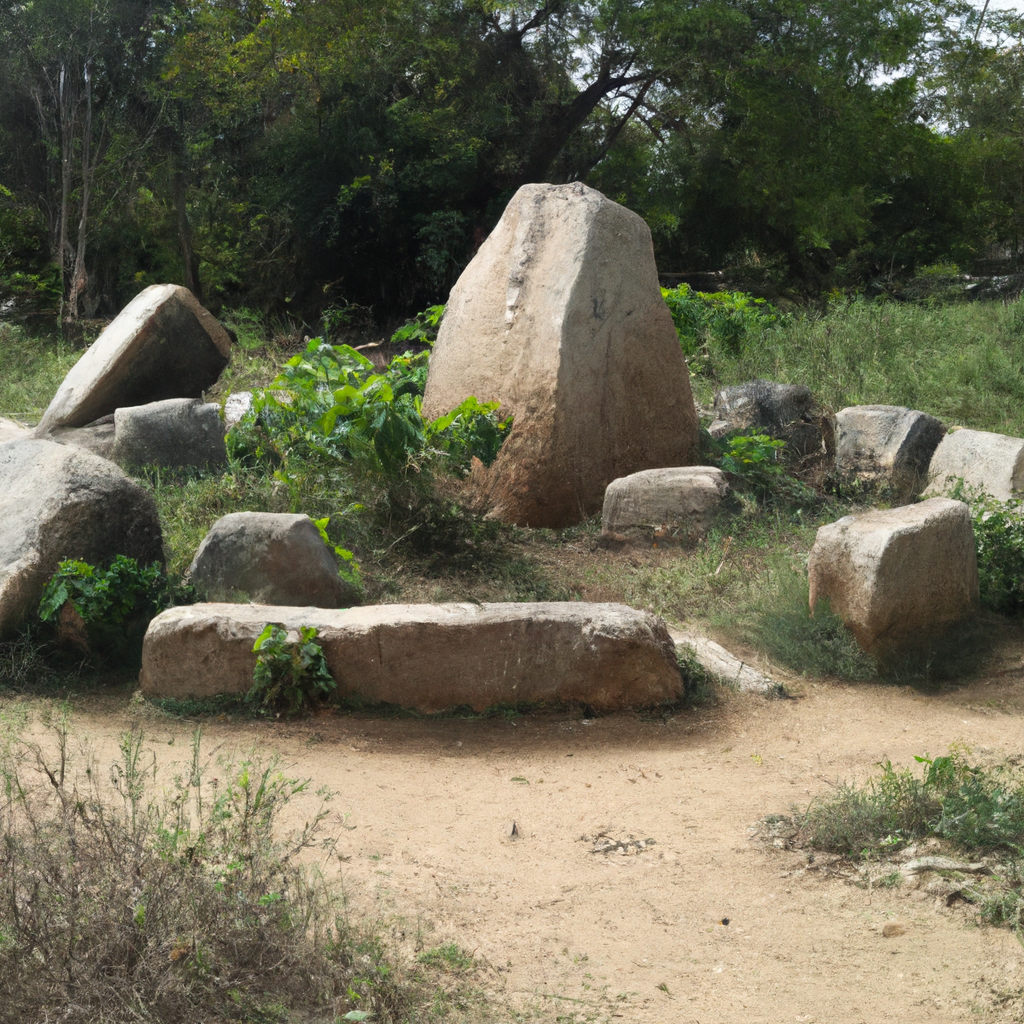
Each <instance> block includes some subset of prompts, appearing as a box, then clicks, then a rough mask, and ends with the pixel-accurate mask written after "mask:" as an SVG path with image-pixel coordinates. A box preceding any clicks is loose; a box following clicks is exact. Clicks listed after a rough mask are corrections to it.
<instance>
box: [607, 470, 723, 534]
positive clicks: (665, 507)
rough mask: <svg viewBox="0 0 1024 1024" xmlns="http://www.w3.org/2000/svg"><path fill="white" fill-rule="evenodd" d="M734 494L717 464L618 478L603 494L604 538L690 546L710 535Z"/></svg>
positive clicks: (645, 471)
mask: <svg viewBox="0 0 1024 1024" xmlns="http://www.w3.org/2000/svg"><path fill="white" fill-rule="evenodd" d="M728 495H729V482H728V481H727V480H726V479H725V474H724V473H723V472H722V471H721V470H720V469H717V468H715V467H713V466H683V467H677V468H670V469H645V470H642V471H641V472H639V473H631V474H630V475H629V476H624V477H619V479H618V480H613V481H612V482H611V483H610V484H609V485H608V488H607V490H606V491H605V492H604V508H603V510H602V512H601V529H602V532H603V534H604V535H609V536H610V535H615V536H616V537H621V538H624V539H625V540H634V541H639V542H641V543H644V544H646V545H647V546H648V547H649V546H651V544H653V543H658V544H661V543H671V542H673V541H676V542H680V541H682V542H686V541H688V540H692V539H694V538H696V537H698V536H700V534H702V533H705V532H707V530H708V528H709V527H710V526H711V524H712V523H713V522H714V519H715V516H716V515H717V514H718V511H719V509H720V508H721V506H722V502H723V501H724V500H725V498H727V497H728Z"/></svg>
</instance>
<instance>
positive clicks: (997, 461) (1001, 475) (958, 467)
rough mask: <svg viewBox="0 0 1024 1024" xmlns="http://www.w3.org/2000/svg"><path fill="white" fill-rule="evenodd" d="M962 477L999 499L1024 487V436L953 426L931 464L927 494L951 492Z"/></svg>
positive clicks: (1009, 497)
mask: <svg viewBox="0 0 1024 1024" xmlns="http://www.w3.org/2000/svg"><path fill="white" fill-rule="evenodd" d="M958 480H963V482H964V484H966V485H967V486H968V487H972V488H977V489H980V490H983V491H984V492H985V493H986V494H990V495H992V497H993V498H996V499H998V500H999V501H1009V500H1010V499H1011V498H1014V497H1020V496H1021V492H1022V491H1024V437H1009V436H1007V435H1006V434H993V433H990V432H989V431H987V430H963V429H961V430H952V431H950V432H949V433H948V434H947V435H946V436H945V437H944V438H943V439H942V441H941V443H940V444H939V446H938V448H936V449H935V454H934V455H933V456H932V461H931V464H930V465H929V467H928V486H927V487H926V488H925V490H924V493H925V494H926V495H929V496H930V495H940V494H949V493H950V491H951V490H952V488H953V487H954V486H955V485H956V482H957V481H958Z"/></svg>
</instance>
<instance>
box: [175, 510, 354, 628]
mask: <svg viewBox="0 0 1024 1024" xmlns="http://www.w3.org/2000/svg"><path fill="white" fill-rule="evenodd" d="M189 577H190V578H191V580H192V585H193V586H194V587H195V588H196V592H197V593H198V594H199V595H200V596H201V597H203V598H204V599H205V600H208V601H257V602H259V603H261V604H280V605H313V606H315V607H317V608H347V607H348V606H349V605H353V604H359V603H360V601H361V600H362V595H361V593H360V590H359V587H358V586H356V585H355V584H354V583H352V582H350V581H349V580H347V579H344V578H342V576H340V575H339V573H338V559H337V557H336V555H335V554H334V552H333V551H332V550H331V549H330V548H329V547H328V546H327V545H326V544H325V543H324V542H323V539H322V538H321V536H320V531H319V530H318V529H317V528H316V525H315V524H314V523H313V521H312V520H311V519H310V518H309V516H303V515H292V514H290V513H287V512H229V513H228V514H227V515H226V516H221V518H220V519H218V520H217V522H215V523H214V524H213V526H211V527H210V532H209V533H208V534H207V535H206V536H205V537H204V538H203V542H202V544H200V545H199V550H198V551H197V552H196V555H195V558H193V559H192V565H191V566H190V567H189Z"/></svg>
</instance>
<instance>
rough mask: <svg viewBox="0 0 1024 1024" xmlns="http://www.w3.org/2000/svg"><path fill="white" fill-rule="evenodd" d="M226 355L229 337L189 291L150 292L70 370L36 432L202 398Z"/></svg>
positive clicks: (153, 288) (169, 287)
mask: <svg viewBox="0 0 1024 1024" xmlns="http://www.w3.org/2000/svg"><path fill="white" fill-rule="evenodd" d="M230 356H231V338H230V336H229V335H228V333H227V331H225V330H224V328H223V327H221V325H220V324H219V323H217V321H216V320H215V319H214V318H213V316H212V315H211V314H210V313H209V312H208V311H207V310H205V309H204V308H203V307H202V306H201V305H200V304H199V302H198V301H197V299H196V297H195V296H194V295H193V294H192V293H191V292H190V291H189V290H188V289H187V288H181V287H179V286H178V285H173V284H154V285H150V287H148V288H146V289H145V290H144V291H142V292H140V293H139V294H138V295H136V296H135V298H134V299H132V301H131V302H129V303H128V305H127V306H125V308H124V309H123V310H121V312H120V314H119V315H118V316H117V318H116V319H115V320H114V321H113V322H112V323H111V324H110V326H108V327H107V329H106V330H105V331H104V332H103V333H102V334H101V335H100V336H99V337H98V338H97V339H96V341H94V342H93V344H92V345H91V346H90V347H89V350H88V351H87V352H86V353H85V355H83V356H82V358H81V359H79V360H78V362H77V363H75V365H74V366H73V367H72V368H71V370H70V372H69V373H68V375H67V376H66V377H65V378H64V382H63V383H62V384H61V386H60V387H59V388H58V389H57V394H56V395H54V397H53V401H52V402H50V405H49V408H47V410H46V412H45V413H44V414H43V418H42V420H40V422H39V426H38V427H37V428H36V433H37V435H39V436H45V435H46V434H49V433H50V432H52V431H54V430H56V429H57V428H59V427H84V426H85V425H86V424H87V423H92V422H94V421H95V420H98V419H100V418H101V417H103V416H107V415H109V414H111V413H112V412H114V410H115V409H118V408H120V407H121V406H125V405H145V404H146V403H148V402H160V401H163V400H164V399H165V398H199V397H200V395H202V393H203V391H204V390H205V389H206V388H208V387H210V386H211V385H213V384H214V383H215V382H216V380H217V378H218V377H219V376H220V372H221V370H223V369H224V367H225V366H227V364H228V359H229V358H230Z"/></svg>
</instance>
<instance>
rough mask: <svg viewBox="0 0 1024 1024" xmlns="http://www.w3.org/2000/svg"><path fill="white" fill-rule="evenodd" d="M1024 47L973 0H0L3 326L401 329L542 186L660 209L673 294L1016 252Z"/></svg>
mask: <svg viewBox="0 0 1024 1024" xmlns="http://www.w3.org/2000/svg"><path fill="white" fill-rule="evenodd" d="M981 17H983V18H984V25H982V24H981V23H980V21H979V18H981ZM1022 29H1024V22H1022V21H1021V20H1020V19H1019V18H1018V17H1017V16H1016V15H1014V14H1013V13H1005V12H1001V13H996V12H994V11H992V10H989V9H988V5H985V13H984V14H981V12H980V11H979V9H978V6H976V5H974V4H972V3H969V2H967V0H895V2H893V0H825V2H823V3H814V4H810V3H793V2H790V0H757V2H754V0H715V2H709V0H648V2H645V3H634V2H625V0H589V2H582V3H578V2H568V0H551V2H544V3H536V4H531V3H521V2H517V0H500V2H492V0H486V2H485V0H431V2H428V3H422V2H413V0H397V2H394V0H388V2H386V3H385V2H383V0H369V2H361V3H354V2H351V0H325V2H322V3H316V4H309V3H280V2H277V0H256V2H252V3H245V4H239V3H236V2H234V0H184V2H182V3H180V4H176V5H171V4H170V3H169V2H168V0H33V2H32V3H28V4H23V3H16V2H13V0H2V2H0V304H4V303H8V302H13V303H14V304H15V306H16V308H17V310H19V311H21V312H29V311H31V310H32V309H36V310H40V311H49V312H56V311H57V310H58V307H59V308H60V309H61V310H62V311H63V313H64V314H65V315H66V316H68V317H71V318H74V317H78V316H89V315H92V314H94V313H98V314H102V315H105V314H110V313H113V312H115V311H116V310H117V309H118V308H120V306H121V305H123V304H124V302H125V301H126V300H127V299H128V298H130V297H131V295H132V294H134V293H135V292H136V291H137V290H138V289H139V287H141V286H143V285H146V284H149V283H153V282H156V281H166V280H173V281H179V282H182V283H184V284H186V285H188V286H189V287H190V288H192V289H193V291H195V292H196V294H197V295H199V296H200V297H202V298H204V299H205V300H206V301H207V302H208V303H210V304H211V305H212V306H213V307H214V308H215V309H216V308H217V307H219V306H220V305H221V304H222V303H227V304H229V305H242V304H245V305H249V306H252V307H255V308H259V309H261V310H262V311H264V312H273V313H274V314H276V315H280V314H282V313H285V312H288V311H291V312H292V313H294V314H296V315H298V316H300V317H304V318H305V319H306V321H307V322H309V323H312V322H314V319H319V318H321V317H323V318H324V322H327V323H338V322H344V320H345V318H346V317H348V316H350V315H351V312H352V311H353V310H356V309H358V310H366V309H372V311H373V315H374V316H375V317H377V318H378V319H382V318H388V317H390V316H392V315H394V314H396V313H400V312H408V311H409V310H410V309H413V308H418V307H419V306H422V305H423V304H425V303H426V302H436V301H439V300H443V299H444V298H445V296H446V294H447V291H448V288H449V286H450V284H451V283H452V281H453V280H454V278H455V276H456V275H457V274H458V272H459V271H460V270H461V268H462V267H463V266H464V265H465V263H466V261H467V260H468V258H469V257H470V256H471V254H472V253H473V252H474V251H475V248H476V247H477V246H478V245H479V243H480V241H481V240H482V238H483V237H485V235H486V233H487V232H488V231H489V230H490V228H491V227H492V226H493V224H494V222H495V220H496V218H497V217H498V215H499V214H500V211H501V209H502V208H503V206H504V204H505V203H506V202H507V200H508V198H509V197H510V196H511V194H512V193H513V192H514V190H515V189H516V188H517V187H519V186H520V185H521V184H523V183H525V182H531V181H554V182H561V181H572V180H581V181H585V182H587V183H588V184H591V185H593V186H595V187H597V188H600V189H601V190H602V191H604V192H605V193H606V194H607V195H609V196H611V197H612V198H614V199H616V200H618V201H620V202H623V203H625V204H626V205H627V206H629V207H631V208H633V209H635V210H637V211H638V212H639V213H640V214H641V215H642V216H644V217H645V219H646V220H647V222H648V223H649V224H650V226H651V229H652V232H653V235H654V240H655V247H656V253H657V257H658V260H659V265H660V266H661V269H662V270H663V271H672V272H685V271H691V270H699V269H708V268H719V267H722V266H730V267H732V268H734V269H737V270H738V271H742V274H743V275H744V276H745V277H746V278H748V279H751V280H755V281H758V282H759V283H760V285H761V286H762V287H765V288H776V289H777V288H783V289H787V290H789V291H791V292H792V293H793V294H808V293H813V292H816V291H820V290H822V289H825V288H829V287H832V286H835V285H839V286H853V287H870V288H889V287H893V286H895V285H896V284H898V283H899V282H900V281H903V280H905V279H908V278H909V277H911V276H913V274H914V272H915V269H916V268H917V267H919V266H921V265H926V264H929V263H935V262H937V261H939V260H946V261H953V262H955V263H957V264H959V265H961V266H966V265H970V264H971V263H972V262H973V261H975V260H977V259H978V258H979V257H981V256H984V255H986V254H987V253H989V252H990V251H991V252H996V253H998V254H999V255H1002V256H1009V257H1016V256H1017V254H1018V253H1019V249H1020V245H1021V227H1022V225H1021V216H1022V213H1021V211H1022V210H1024V203H1021V202H1020V199H1021V195H1020V190H1021V187H1022V186H1021V179H1020V175H1019V166H1020V160H1021V155H1022V154H1021V146H1022V144H1024V143H1022V137H1021V135H1020V132H1019V130H1018V124H1019V115H1020V110H1021V106H1022V102H1024V101H1022V99H1021V90H1020V78H1021V68H1022V47H1021V38H1022Z"/></svg>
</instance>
